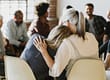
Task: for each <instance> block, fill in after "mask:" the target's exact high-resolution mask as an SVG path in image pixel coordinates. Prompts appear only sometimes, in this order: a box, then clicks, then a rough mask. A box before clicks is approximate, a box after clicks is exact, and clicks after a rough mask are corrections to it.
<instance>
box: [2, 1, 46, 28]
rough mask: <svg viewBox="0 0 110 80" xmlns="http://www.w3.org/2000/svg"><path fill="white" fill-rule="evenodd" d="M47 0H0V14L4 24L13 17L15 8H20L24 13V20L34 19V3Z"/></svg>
mask: <svg viewBox="0 0 110 80" xmlns="http://www.w3.org/2000/svg"><path fill="white" fill-rule="evenodd" d="M42 1H47V0H0V14H1V15H2V16H3V21H4V25H3V26H5V25H6V23H7V21H8V20H10V19H12V18H13V15H14V13H15V11H16V10H18V9H19V10H21V11H22V12H23V14H24V18H23V19H24V21H30V20H32V19H34V17H35V15H34V9H35V7H34V6H35V4H36V3H39V2H42Z"/></svg>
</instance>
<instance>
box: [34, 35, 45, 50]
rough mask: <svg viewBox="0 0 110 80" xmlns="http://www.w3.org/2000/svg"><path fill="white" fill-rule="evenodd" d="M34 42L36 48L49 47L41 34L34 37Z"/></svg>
mask: <svg viewBox="0 0 110 80" xmlns="http://www.w3.org/2000/svg"><path fill="white" fill-rule="evenodd" d="M33 44H34V45H35V47H36V48H38V49H40V48H47V44H46V42H45V40H44V39H42V38H41V37H40V36H38V37H36V38H35V39H34V42H33Z"/></svg>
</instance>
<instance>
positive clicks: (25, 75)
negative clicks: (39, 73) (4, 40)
mask: <svg viewBox="0 0 110 80" xmlns="http://www.w3.org/2000/svg"><path fill="white" fill-rule="evenodd" d="M4 61H5V75H6V80H36V79H35V77H34V74H33V72H32V70H31V68H30V67H29V65H28V64H27V63H26V62H25V61H24V60H22V59H20V58H18V57H12V56H4Z"/></svg>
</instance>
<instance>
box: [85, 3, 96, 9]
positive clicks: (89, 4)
mask: <svg viewBox="0 0 110 80" xmlns="http://www.w3.org/2000/svg"><path fill="white" fill-rule="evenodd" d="M85 6H91V7H92V8H94V5H93V4H92V3H87V4H86V5H85Z"/></svg>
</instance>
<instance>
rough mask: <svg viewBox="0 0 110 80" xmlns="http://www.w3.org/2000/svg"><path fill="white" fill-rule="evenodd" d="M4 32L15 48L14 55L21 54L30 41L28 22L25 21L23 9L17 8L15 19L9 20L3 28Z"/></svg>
mask: <svg viewBox="0 0 110 80" xmlns="http://www.w3.org/2000/svg"><path fill="white" fill-rule="evenodd" d="M3 33H4V35H5V36H6V38H7V39H8V40H9V43H10V44H11V45H13V48H14V50H15V52H16V54H14V56H20V53H21V52H22V50H23V49H24V47H25V44H26V42H27V41H28V36H27V29H26V24H25V23H24V22H23V13H22V11H20V10H17V11H16V12H15V14H14V19H11V20H10V21H8V23H7V26H5V27H4V28H3ZM8 55H10V54H8Z"/></svg>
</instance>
